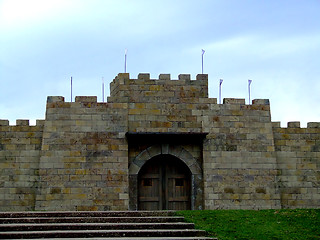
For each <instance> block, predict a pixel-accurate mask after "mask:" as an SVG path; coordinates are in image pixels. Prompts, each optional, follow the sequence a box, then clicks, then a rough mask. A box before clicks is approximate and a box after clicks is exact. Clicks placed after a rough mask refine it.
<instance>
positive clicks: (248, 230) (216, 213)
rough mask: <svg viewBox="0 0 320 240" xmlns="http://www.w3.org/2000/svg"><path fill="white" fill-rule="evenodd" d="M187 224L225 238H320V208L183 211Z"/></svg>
mask: <svg viewBox="0 0 320 240" xmlns="http://www.w3.org/2000/svg"><path fill="white" fill-rule="evenodd" d="M177 214H178V215H182V216H184V217H185V219H186V221H187V222H193V223H195V226H196V228H198V229H203V230H206V231H207V232H208V236H210V237H215V238H218V239H219V240H224V239H259V240H260V239H290V240H291V239H299V240H302V239H320V209H291V210H288V209H282V210H259V211H255V210H202V211H179V212H177Z"/></svg>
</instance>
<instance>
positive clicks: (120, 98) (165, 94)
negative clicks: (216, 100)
mask: <svg viewBox="0 0 320 240" xmlns="http://www.w3.org/2000/svg"><path fill="white" fill-rule="evenodd" d="M110 93H111V94H110V97H109V98H108V102H176V103H177V102H181V101H183V99H187V98H193V99H200V98H208V75H207V74H198V75H197V77H196V79H195V80H191V77H190V74H180V75H179V77H178V79H177V80H172V79H171V75H170V74H160V75H159V78H158V79H150V74H149V73H140V74H139V75H138V78H137V79H130V76H129V74H128V73H119V74H118V76H116V77H115V79H114V80H113V81H112V82H111V83H110Z"/></svg>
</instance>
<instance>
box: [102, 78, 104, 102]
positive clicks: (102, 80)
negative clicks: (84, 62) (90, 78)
mask: <svg viewBox="0 0 320 240" xmlns="http://www.w3.org/2000/svg"><path fill="white" fill-rule="evenodd" d="M102 102H104V79H103V77H102Z"/></svg>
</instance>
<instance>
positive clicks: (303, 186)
mask: <svg viewBox="0 0 320 240" xmlns="http://www.w3.org/2000/svg"><path fill="white" fill-rule="evenodd" d="M170 79H171V77H170V75H169V74H160V76H159V79H150V74H139V76H138V78H137V79H130V76H129V74H128V73H121V74H119V75H118V76H117V77H116V78H115V79H114V80H113V81H112V82H111V84H110V97H109V98H108V102H107V103H98V102H97V97H86V96H81V97H76V102H65V99H64V97H61V96H56V97H48V98H47V109H46V119H45V120H38V121H37V123H36V126H29V121H28V120H17V122H16V125H15V126H10V125H9V121H8V120H0V211H26V210H54V211H55V210H78V211H79V210H85V211H103V210H128V209H131V210H135V209H137V208H138V191H137V187H138V186H137V184H138V182H137V179H138V175H139V171H140V169H141V167H143V165H144V164H145V163H146V162H147V161H148V160H150V159H152V158H153V157H156V156H159V155H171V156H174V157H176V158H178V159H180V160H181V161H182V162H184V164H185V165H186V166H187V167H188V168H189V170H190V172H191V175H192V176H191V178H192V181H191V182H192V193H191V204H192V206H191V208H192V209H220V208H223V209H262V208H263V209H269V208H281V207H284V208H309V207H310V208H312V207H314V208H319V207H320V202H319V199H320V191H319V189H320V175H319V171H320V160H319V159H320V123H308V127H307V128H301V127H300V123H299V122H289V123H288V127H287V128H281V126H280V123H279V122H273V123H272V122H271V114H270V103H269V100H268V99H256V100H253V102H252V105H246V104H245V99H233V98H228V99H224V103H223V104H217V99H214V98H208V76H207V75H206V74H200V75H198V76H197V77H196V80H191V78H190V75H188V74H181V75H179V79H178V80H170ZM127 132H131V133H136V134H142V135H143V134H144V135H143V136H148V134H150V133H152V134H156V135H154V136H157V137H154V139H150V138H147V137H146V138H144V137H142V138H137V139H138V140H128V139H127V138H126V133H127ZM195 133H197V134H198V136H200V134H204V135H203V138H199V137H194V138H192V137H185V136H188V134H190V136H196V135H192V134H195ZM166 134H167V135H166ZM179 134H180V135H179ZM168 136H170V137H168ZM172 136H178V137H172ZM179 136H180V137H179ZM182 136H184V137H182Z"/></svg>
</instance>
